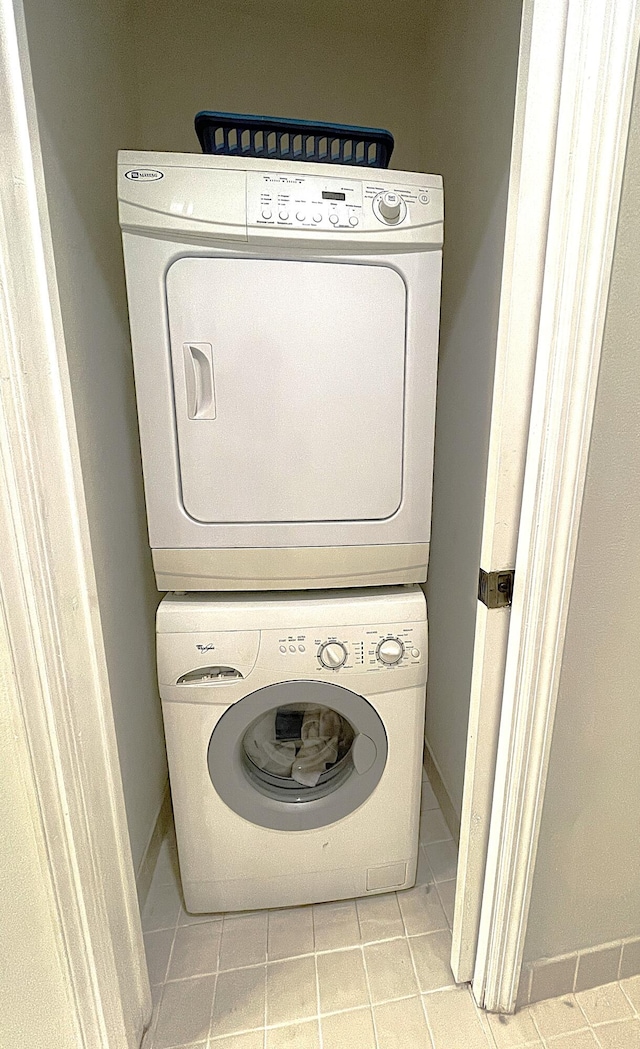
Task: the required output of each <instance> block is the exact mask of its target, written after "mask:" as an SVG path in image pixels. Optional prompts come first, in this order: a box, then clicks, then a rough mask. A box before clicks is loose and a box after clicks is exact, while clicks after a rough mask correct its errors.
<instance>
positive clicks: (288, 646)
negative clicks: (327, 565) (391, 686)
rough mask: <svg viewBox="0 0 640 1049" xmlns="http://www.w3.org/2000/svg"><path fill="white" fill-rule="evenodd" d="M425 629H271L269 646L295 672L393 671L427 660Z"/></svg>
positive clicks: (405, 626) (409, 626)
mask: <svg viewBox="0 0 640 1049" xmlns="http://www.w3.org/2000/svg"><path fill="white" fill-rule="evenodd" d="M423 631H424V624H402V625H396V626H390V627H386V626H384V627H341V628H339V629H338V630H336V632H335V633H333V632H329V631H327V629H326V628H322V627H318V628H317V629H311V630H305V631H302V632H300V633H292V634H280V635H278V636H277V637H276V634H275V632H274V631H269V636H270V645H269V648H270V649H271V651H272V652H274V653H275V652H277V653H278V655H279V656H280V658H281V660H282V663H283V664H285V665H287V664H288V665H290V666H291V669H292V670H293V669H294V667H295V670H296V673H302V672H303V671H304V670H305V669H307V670H310V669H313V670H315V671H321V672H322V673H326V675H327V677H331V676H332V675H334V674H337V673H345V672H349V671H356V672H358V673H362V672H363V671H390V670H394V669H396V668H398V667H407V666H410V665H414V666H417V665H418V664H420V663H423V662H424V661H425V655H426V654H425V653H424V652H423V651H422V649H423V648H425V647H426V643H425V642H424V641H423V640H422V634H423ZM264 640H265V638H264V632H263V643H264Z"/></svg>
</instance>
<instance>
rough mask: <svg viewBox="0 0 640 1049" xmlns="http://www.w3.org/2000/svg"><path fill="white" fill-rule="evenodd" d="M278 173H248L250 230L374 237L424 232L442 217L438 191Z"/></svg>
mask: <svg viewBox="0 0 640 1049" xmlns="http://www.w3.org/2000/svg"><path fill="white" fill-rule="evenodd" d="M389 174H390V173H389V172H387V171H386V172H385V181H384V182H381V181H376V180H375V177H373V176H370V180H369V181H365V180H364V179H357V180H356V179H349V178H335V177H332V178H321V177H318V176H311V175H305V174H303V173H301V174H299V175H298V174H291V173H287V174H285V173H279V172H276V171H274V172H252V171H251V172H248V173H247V225H248V226H257V227H262V228H267V229H268V228H278V229H284V230H286V229H308V230H318V231H321V232H322V231H324V232H328V233H331V232H334V231H336V232H338V231H340V230H343V231H345V232H350V233H358V232H371V231H372V230H375V229H382V228H384V227H387V228H389V227H411V226H423V225H428V224H430V223H432V222H435V221H436V220H437V219H438V218H439V217H440V216H439V215H438V206H439V204H440V201H439V199H438V191H436V190H434V189H433V188H431V189H430V188H429V187H428V186H426V185H424V186H407V185H403V184H401V182H399V183H398V184H397V185H396V183H395V182H389V181H388V178H389Z"/></svg>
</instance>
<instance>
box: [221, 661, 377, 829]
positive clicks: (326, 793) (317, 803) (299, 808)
mask: <svg viewBox="0 0 640 1049" xmlns="http://www.w3.org/2000/svg"><path fill="white" fill-rule="evenodd" d="M207 760H208V765H209V775H210V777H211V781H212V783H213V786H214V787H215V789H216V791H217V793H218V794H219V796H220V797H221V798H222V800H223V801H224V802H225V803H226V804H227V805H228V806H229V808H230V809H233V811H234V812H237V813H238V814H239V815H240V816H243V817H244V818H245V819H246V820H249V822H251V823H257V824H259V825H260V826H262V827H272V828H273V829H275V830H289V831H290V830H311V829H313V828H315V827H323V826H325V825H327V824H329V823H335V822H336V821H337V820H339V819H342V818H343V817H344V816H347V815H348V814H349V813H350V812H353V811H354V810H355V809H357V808H359V807H360V805H362V804H363V802H365V801H366V800H367V798H368V797H369V795H370V794H371V793H372V791H373V790H375V788H376V786H377V785H378V783H379V781H380V778H381V776H382V773H383V771H384V768H385V764H386V761H387V735H386V732H385V728H384V725H383V723H382V721H381V719H380V717H379V715H378V714H377V712H376V711H375V710H374V708H373V707H372V706H371V704H370V703H368V702H367V700H366V699H363V697H362V696H359V695H357V694H356V693H355V692H350V691H349V690H348V689H346V688H342V687H341V686H340V685H332V684H328V683H325V682H323V681H286V682H283V683H281V684H276V685H268V686H267V687H266V688H262V689H259V690H258V691H257V692H252V693H251V694H250V695H248V696H246V697H245V698H244V699H241V700H240V701H239V702H238V703H234V704H233V706H231V707H229V709H228V710H227V711H225V713H224V714H223V715H222V717H221V718H220V720H219V721H218V723H217V724H216V727H215V728H214V730H213V733H212V735H211V739H210V741H209V748H208V755H207Z"/></svg>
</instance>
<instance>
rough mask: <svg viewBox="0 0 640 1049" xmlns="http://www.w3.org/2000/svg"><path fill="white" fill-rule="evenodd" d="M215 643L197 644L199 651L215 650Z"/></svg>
mask: <svg viewBox="0 0 640 1049" xmlns="http://www.w3.org/2000/svg"><path fill="white" fill-rule="evenodd" d="M215 647H216V646H215V645H196V648H197V649H198V652H213V650H214V649H215Z"/></svg>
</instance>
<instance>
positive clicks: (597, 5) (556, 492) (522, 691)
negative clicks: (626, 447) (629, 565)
mask: <svg viewBox="0 0 640 1049" xmlns="http://www.w3.org/2000/svg"><path fill="white" fill-rule="evenodd" d="M546 3H547V0H541V2H540V0H536V3H535V6H534V7H533V13H534V17H537V16H538V14H540V15H541V16H543V15H544V11H545V6H546ZM565 8H566V11H567V21H566V35H565V37H564V51H563V54H564V59H563V66H562V83H561V90H560V98H559V106H558V134H557V143H556V153H555V162H554V168H553V175H552V190H551V209H550V214H549V231H548V238H547V251H546V256H545V260H544V273H543V284H542V302H541V310H540V325H539V333H538V348H537V358H536V370H535V378H534V388H533V401H532V413H531V428H530V434H529V443H528V449H527V462H526V468H525V480H524V489H523V502H522V515H521V518H520V530H519V537H518V552H517V557H516V564H515V589H514V595H513V607H512V611H511V622H510V630H509V641H508V648H507V661H506V671H505V681H504V693H503V704H502V717H501V722H500V734H499V741H498V755H497V766H496V777H495V788H494V797H493V806H492V812H491V824H490V833H489V849H488V858H487V870H486V880H485V886H484V895H483V901H482V913H481V919H480V934H479V942H478V953H477V958H476V967H475V974H474V980H473V990H474V995H475V997H476V1000H477V1002H478V1003H479V1004H480V1005H482V1006H484V1008H486V1009H488V1010H490V1011H495V1012H512V1011H513V1010H514V1008H515V999H516V993H517V984H518V979H519V975H520V969H521V965H522V955H523V949H524V940H525V935H526V929H527V917H528V913H529V904H530V899H531V888H532V882H533V874H534V870H535V862H536V852H537V845H538V836H539V830H540V823H541V817H542V807H543V803H544V793H545V786H546V781H547V772H548V766H549V752H550V747H551V738H552V734H553V722H554V714H555V706H556V698H557V692H558V683H559V674H560V668H561V665H562V651H563V647H564V638H565V628H566V620H567V613H568V607H569V598H570V594H571V583H572V578H573V570H574V564H575V556H576V546H577V539H578V529H579V524H580V513H581V508H582V501H583V494H584V485H585V476H586V467H587V459H588V453H589V443H590V437H591V428H592V423H593V412H594V404H595V395H596V386H597V379H598V369H599V364H600V356H601V351H602V339H603V330H604V322H605V316H606V311H607V298H608V291H609V281H610V277H611V267H612V261H613V250H614V242H615V233H616V225H617V218H618V212H619V207H620V192H621V186H622V175H623V169H624V162H625V153H626V146H627V140H628V134H629V117H630V112H631V101H632V95H633V88H634V81H635V73H636V63H637V55H638V39H639V36H640V10H639V5H638V3H637V2H636V0H565ZM550 45H551V42H550V41H549V39H548V38H547V40H546V41H545V44H544V46H545V48H546V49H547V50H548V49H549V47H550Z"/></svg>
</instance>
